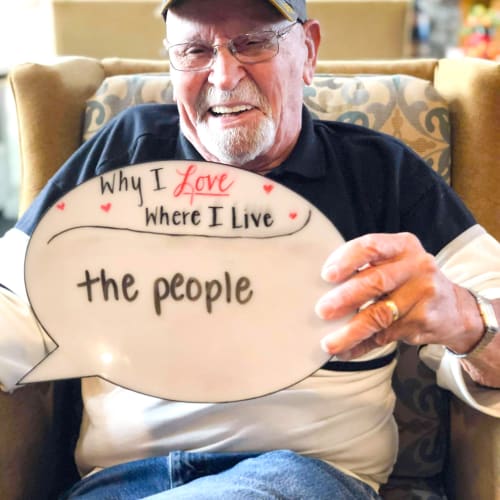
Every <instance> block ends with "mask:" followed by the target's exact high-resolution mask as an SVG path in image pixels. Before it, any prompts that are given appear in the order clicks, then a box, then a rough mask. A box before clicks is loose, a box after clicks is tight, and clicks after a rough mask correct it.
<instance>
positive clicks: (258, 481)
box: [62, 450, 380, 500]
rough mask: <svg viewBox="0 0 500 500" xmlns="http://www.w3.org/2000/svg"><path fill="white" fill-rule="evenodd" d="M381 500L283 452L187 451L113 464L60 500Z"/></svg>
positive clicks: (350, 481)
mask: <svg viewBox="0 0 500 500" xmlns="http://www.w3.org/2000/svg"><path fill="white" fill-rule="evenodd" d="M139 498H148V499H150V500H163V499H165V500H196V499H203V500H209V499H213V500H228V499H229V500H231V499H260V500H271V499H274V500H289V499H290V500H292V499H294V500H322V499H324V500H337V499H338V500H362V499H367V500H376V499H378V500H380V497H379V496H378V495H377V493H376V492H375V491H374V490H373V489H372V488H370V487H369V486H368V485H366V484H365V483H363V482H361V481H359V480H357V479H355V478H352V477H350V476H347V475H346V474H344V473H342V472H340V471H338V470H337V469H335V468H333V467H331V466H329V465H328V464H326V463H324V462H322V461H321V460H316V459H313V458H307V457H303V456H301V455H298V454H297V453H294V452H292V451H287V450H278V451H271V452H267V453H262V454H255V453H188V452H182V451H176V452H172V453H170V454H169V455H168V456H164V457H155V458H148V459H144V460H138V461H135V462H129V463H125V464H120V465H116V466H113V467H109V468H107V469H104V470H103V471H101V472H97V473H95V474H93V475H91V476H89V477H88V478H85V479H83V480H81V481H80V482H78V483H77V484H76V485H75V486H74V487H73V488H72V489H71V490H70V491H69V492H68V493H66V494H65V495H64V496H63V497H62V499H63V500H69V499H81V500H137V499H139Z"/></svg>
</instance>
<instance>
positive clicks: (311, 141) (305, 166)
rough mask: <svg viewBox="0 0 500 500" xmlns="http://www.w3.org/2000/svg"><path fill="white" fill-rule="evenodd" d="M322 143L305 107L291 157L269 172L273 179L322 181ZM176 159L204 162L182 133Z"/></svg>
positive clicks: (323, 172) (323, 158) (323, 165)
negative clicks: (289, 176) (292, 177)
mask: <svg viewBox="0 0 500 500" xmlns="http://www.w3.org/2000/svg"><path fill="white" fill-rule="evenodd" d="M321 148H322V145H321V142H320V141H319V140H318V139H317V137H316V136H315V134H314V122H313V119H312V116H311V114H310V113H309V111H308V110H307V109H306V107H305V106H303V108H302V128H301V131H300V134H299V138H298V140H297V144H296V145H295V147H294V148H293V150H292V152H291V154H290V156H289V157H288V158H287V159H286V160H285V161H284V162H283V163H282V164H281V165H278V166H277V167H275V168H273V169H272V170H270V171H269V172H268V174H267V175H270V176H271V177H280V176H283V175H286V174H287V173H290V172H291V173H294V174H298V175H300V176H302V177H305V178H308V179H320V178H322V177H324V175H325V172H326V170H325V164H324V162H325V156H324V155H323V154H321ZM175 158H176V159H178V160H181V159H187V160H195V161H204V160H203V157H202V156H201V155H200V153H199V152H198V151H197V150H196V148H195V147H194V146H193V145H192V144H191V143H190V142H189V141H188V140H187V139H186V137H185V136H184V134H183V133H182V132H180V134H179V139H178V141H177V148H176V153H175Z"/></svg>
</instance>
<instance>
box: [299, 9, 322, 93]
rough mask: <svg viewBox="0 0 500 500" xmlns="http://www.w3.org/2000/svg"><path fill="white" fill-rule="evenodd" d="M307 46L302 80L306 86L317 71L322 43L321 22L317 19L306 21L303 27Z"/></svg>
mask: <svg viewBox="0 0 500 500" xmlns="http://www.w3.org/2000/svg"><path fill="white" fill-rule="evenodd" d="M303 27H304V36H305V40H304V42H305V45H306V49H307V58H306V60H305V62H304V71H303V74H302V79H303V80H304V83H305V84H306V85H310V84H311V82H312V79H313V76H314V70H315V69H316V61H317V59H318V49H319V44H320V41H321V30H320V26H319V22H318V21H316V20H315V19H310V20H308V21H306V22H305V23H304V25H303Z"/></svg>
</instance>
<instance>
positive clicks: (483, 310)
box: [446, 290, 500, 359]
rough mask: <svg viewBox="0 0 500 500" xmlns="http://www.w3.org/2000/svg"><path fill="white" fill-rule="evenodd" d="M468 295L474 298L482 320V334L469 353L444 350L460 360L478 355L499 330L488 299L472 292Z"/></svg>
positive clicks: (493, 310)
mask: <svg viewBox="0 0 500 500" xmlns="http://www.w3.org/2000/svg"><path fill="white" fill-rule="evenodd" d="M469 293H470V294H471V295H472V296H473V297H474V300H475V301H476V304H477V307H478V309H479V314H481V318H482V320H483V324H484V332H483V336H482V337H481V339H480V340H479V342H478V343H477V344H476V345H475V346H474V347H473V348H472V349H471V350H470V351H469V352H465V353H463V354H459V353H456V352H455V351H452V350H451V349H448V348H446V350H447V351H449V352H450V353H451V354H453V355H454V356H455V357H457V358H461V359H464V358H471V357H472V356H475V355H476V354H478V353H480V352H481V351H482V350H483V349H484V348H485V347H486V346H487V345H488V344H489V343H490V342H491V341H492V340H493V338H494V337H495V335H496V334H497V333H498V332H499V330H500V329H499V327H498V320H497V317H496V315H495V309H494V308H493V304H492V303H491V302H490V301H489V300H488V299H486V298H485V297H482V296H481V295H478V294H477V293H476V292H473V291H472V290H469Z"/></svg>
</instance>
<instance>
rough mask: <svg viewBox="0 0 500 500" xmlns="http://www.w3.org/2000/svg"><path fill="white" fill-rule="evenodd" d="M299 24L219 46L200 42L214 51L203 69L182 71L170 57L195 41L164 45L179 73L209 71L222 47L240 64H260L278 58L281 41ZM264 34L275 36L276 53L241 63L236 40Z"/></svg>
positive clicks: (253, 33)
mask: <svg viewBox="0 0 500 500" xmlns="http://www.w3.org/2000/svg"><path fill="white" fill-rule="evenodd" d="M297 24H302V22H301V21H300V20H297V21H295V22H293V23H292V24H289V25H288V26H286V27H285V28H283V29H282V30H279V31H277V30H261V31H254V32H251V33H242V34H240V35H237V36H235V37H234V38H231V40H228V41H227V42H226V43H217V44H213V45H212V44H209V43H208V42H206V41H205V40H200V41H199V43H200V45H202V44H203V45H205V44H206V47H207V48H209V47H210V48H211V49H212V57H211V59H210V62H209V64H208V65H207V66H203V67H202V68H198V69H181V68H177V67H176V66H175V65H174V63H173V62H172V58H171V57H170V49H172V48H174V47H179V46H181V45H189V44H190V43H195V42H194V41H192V42H182V43H174V44H172V45H168V40H167V39H164V40H163V44H164V47H165V50H166V51H167V54H168V60H169V62H170V65H171V66H172V68H174V69H175V70H177V71H186V72H190V71H191V72H197V71H206V70H207V69H210V68H211V67H212V66H213V65H214V63H215V59H216V57H217V54H218V52H219V48H220V47H226V48H227V49H228V50H229V52H230V54H231V55H232V56H233V57H234V58H235V59H236V60H237V61H238V62H240V63H242V64H260V63H262V62H266V61H270V60H271V59H273V58H274V57H276V56H277V55H278V53H279V50H280V43H279V41H280V39H282V38H284V37H285V36H286V35H288V33H290V31H291V30H292V28H293V27H294V26H296V25H297ZM262 33H272V34H273V38H271V40H273V39H274V38H276V52H275V53H274V54H273V55H271V56H270V57H267V58H266V59H262V60H259V61H253V62H252V61H241V60H240V59H239V58H238V51H237V50H236V48H235V47H234V40H235V39H237V38H239V37H242V36H247V37H248V36H252V35H259V34H262Z"/></svg>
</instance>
